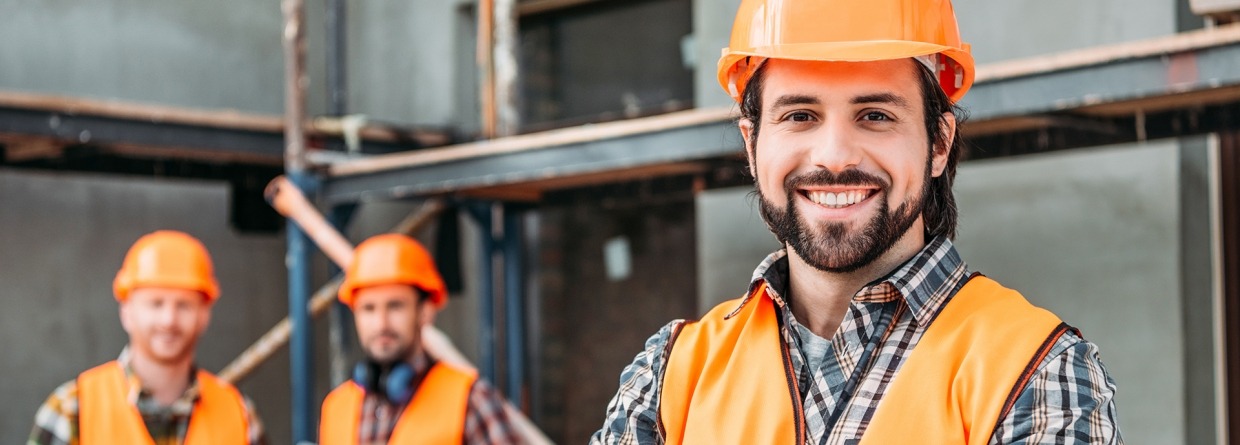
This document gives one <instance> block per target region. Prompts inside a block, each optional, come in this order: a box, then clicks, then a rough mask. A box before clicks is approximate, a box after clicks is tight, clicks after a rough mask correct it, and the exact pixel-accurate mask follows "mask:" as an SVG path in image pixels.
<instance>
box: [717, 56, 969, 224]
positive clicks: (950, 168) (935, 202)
mask: <svg viewBox="0 0 1240 445" xmlns="http://www.w3.org/2000/svg"><path fill="white" fill-rule="evenodd" d="M909 61H910V62H912V64H913V65H914V67H915V69H916V70H917V79H918V84H919V86H920V87H921V96H922V108H923V110H924V111H925V124H926V134H927V135H928V139H929V141H928V143H929V144H928V146H927V147H928V148H929V149H930V150H931V154H933V150H934V148H935V147H941V146H942V145H943V144H944V143H946V142H947V140H948V139H949V137H950V139H951V141H952V142H951V146H950V147H948V152H947V166H946V168H944V169H943V174H942V175H939V177H937V178H931V180H930V183H929V184H928V186H927V191H926V196H925V200H924V202H923V205H922V211H921V214H922V219H923V221H924V222H925V225H926V237H927V238H933V237H936V236H940V235H944V236H947V237H948V238H955V237H956V213H957V209H956V196H955V195H954V194H952V182H953V181H954V180H955V178H956V166H957V165H958V164H959V163H960V157H961V152H963V151H964V141H963V140H962V139H961V138H960V126H961V124H963V123H964V121H965V119H966V118H967V115H966V112H965V110H964V109H963V108H960V107H959V106H956V105H955V104H953V103H952V101H951V99H950V98H948V97H947V93H945V92H943V88H942V87H940V86H939V80H938V78H937V76H936V75H935V74H934V73H933V72H931V71H930V69H929V68H927V67H926V66H925V65H922V64H921V63H919V62H916V61H914V60H912V59H910V60H909ZM766 67H767V65H766V64H763V65H762V66H760V67H758V69H757V71H755V72H754V74H753V76H752V77H750V78H749V81H748V82H746V83H745V91H744V93H742V94H741V100H740V112H741V118H742V119H747V120H749V122H750V123H751V124H752V129H751V130H750V134H749V140H750V141H753V143H754V144H757V141H758V127H759V125H760V123H761V122H762V119H761V117H762V83H763V79H764V78H765V77H766ZM946 113H952V114H953V115H955V116H956V128H955V130H954V131H955V134H951V135H949V134H947V133H946V131H947V126H946V123H947V116H946V115H945V114H946ZM748 149H749V148H748V147H746V150H748ZM754 156H757V153H756V149H755V153H754ZM927 168H928V167H927Z"/></svg>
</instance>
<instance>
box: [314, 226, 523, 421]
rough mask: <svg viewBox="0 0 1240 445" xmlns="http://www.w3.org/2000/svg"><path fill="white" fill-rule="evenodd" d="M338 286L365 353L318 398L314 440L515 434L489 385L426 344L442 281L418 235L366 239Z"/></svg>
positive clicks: (442, 298)
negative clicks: (349, 372) (349, 375)
mask: <svg viewBox="0 0 1240 445" xmlns="http://www.w3.org/2000/svg"><path fill="white" fill-rule="evenodd" d="M338 296H339V298H340V301H341V302H342V303H344V304H345V305H347V306H349V308H350V309H352V310H353V318H354V325H355V326H356V327H357V339H358V341H359V342H360V343H361V344H362V352H363V354H364V355H365V359H364V360H362V361H361V362H359V363H358V364H357V366H355V367H354V370H353V378H352V379H351V380H349V381H347V382H344V383H343V384H341V385H340V386H337V387H336V389H334V390H332V392H331V393H330V394H328V395H327V398H326V399H325V400H324V401H323V413H322V416H321V417H320V421H319V443H320V444H322V445H378V444H406V443H409V444H415V443H416V444H441V443H442V444H447V443H454V444H461V443H463V444H510V443H521V439H520V438H519V436H518V435H517V434H518V433H517V430H516V428H515V426H514V425H513V424H512V423H511V421H510V418H509V417H508V415H507V414H506V413H505V411H504V399H503V397H502V396H500V394H499V393H498V392H497V391H496V390H495V388H494V387H492V386H491V385H490V384H489V383H487V381H486V380H483V379H481V378H479V377H478V374H477V372H476V371H475V370H473V369H466V368H462V367H459V366H456V365H453V364H450V363H447V362H445V361H441V360H437V359H435V358H434V357H431V356H430V355H429V354H428V353H427V351H426V349H425V347H424V346H423V339H422V329H423V328H424V327H426V326H428V325H430V324H431V323H432V322H433V321H434V319H435V312H436V311H437V310H439V309H440V308H442V307H443V306H444V305H445V304H447V302H448V290H447V288H446V286H445V285H444V282H443V278H441V277H440V276H439V271H438V270H437V269H436V268H435V263H434V261H432V260H431V256H430V254H428V253H427V252H426V249H424V248H423V247H422V245H421V244H418V242H417V241H414V240H413V238H410V237H408V236H405V235H399V234H385V235H378V236H375V237H372V238H370V239H367V240H366V241H364V242H362V243H361V244H359V245H358V246H357V249H356V250H355V251H354V253H353V261H352V262H351V263H350V264H349V265H348V267H347V268H346V270H345V277H344V282H343V283H341V284H340V292H339V294H338Z"/></svg>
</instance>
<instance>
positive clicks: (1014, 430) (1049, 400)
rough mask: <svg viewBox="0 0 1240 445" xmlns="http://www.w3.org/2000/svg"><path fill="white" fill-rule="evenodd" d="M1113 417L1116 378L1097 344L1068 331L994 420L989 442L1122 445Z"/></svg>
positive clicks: (1122, 441) (1114, 416) (1114, 415)
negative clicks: (1009, 406)
mask: <svg viewBox="0 0 1240 445" xmlns="http://www.w3.org/2000/svg"><path fill="white" fill-rule="evenodd" d="M1116 421H1117V417H1116V412H1115V381H1114V380H1112V379H1111V376H1110V375H1108V374H1107V371H1106V367H1105V366H1103V364H1102V360H1101V358H1100V357H1099V354H1098V347H1097V346H1096V345H1094V344H1093V343H1090V342H1088V341H1085V340H1084V339H1082V338H1081V337H1080V336H1078V335H1077V334H1075V333H1074V332H1072V331H1069V332H1068V333H1066V334H1064V335H1063V336H1062V337H1060V339H1059V341H1058V342H1057V343H1056V344H1055V346H1054V347H1053V348H1052V349H1051V351H1050V354H1048V355H1047V358H1046V359H1045V360H1044V361H1043V362H1042V364H1041V370H1040V371H1038V373H1037V374H1036V375H1035V376H1034V378H1033V379H1032V380H1030V382H1029V385H1028V386H1026V387H1025V389H1024V390H1023V391H1022V392H1021V394H1020V396H1018V397H1017V399H1016V403H1015V405H1013V407H1012V411H1011V412H1010V413H1009V414H1008V416H1007V417H1006V418H1004V419H1003V421H1001V422H999V425H998V426H997V428H995V432H994V435H992V436H991V439H990V443H991V444H1022V445H1024V444H1123V443H1124V440H1123V438H1121V437H1120V432H1119V425H1117V424H1116Z"/></svg>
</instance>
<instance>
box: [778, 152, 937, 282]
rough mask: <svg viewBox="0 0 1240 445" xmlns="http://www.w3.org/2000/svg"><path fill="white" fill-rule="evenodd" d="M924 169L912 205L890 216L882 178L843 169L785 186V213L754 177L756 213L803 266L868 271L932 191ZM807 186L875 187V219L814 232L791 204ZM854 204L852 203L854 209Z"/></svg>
mask: <svg viewBox="0 0 1240 445" xmlns="http://www.w3.org/2000/svg"><path fill="white" fill-rule="evenodd" d="M929 167H930V166H929V165H927V169H926V174H925V178H924V180H923V181H922V188H921V190H920V193H918V194H917V195H916V196H915V197H914V198H915V199H913V200H912V201H906V202H904V203H902V204H900V207H898V208H896V209H895V210H894V211H892V210H890V209H889V208H888V202H887V199H888V197H889V195H888V192H889V191H890V189H891V184H888V183H887V182H886V181H884V180H882V179H881V178H879V177H877V176H874V175H872V174H869V173H865V172H862V171H860V170H845V171H843V172H840V173H839V174H834V173H831V171H829V170H816V171H814V172H811V173H807V174H804V175H799V176H792V177H789V178H787V179H786V180H785V181H784V190H787V197H786V200H787V202H786V204H785V207H784V209H783V210H780V209H779V208H777V207H775V205H774V204H773V203H772V202H771V201H770V200H768V199H767V196H766V195H765V194H763V193H762V187H761V186H760V185H758V181H757V179H756V178H755V180H754V183H755V189H757V190H758V201H759V209H760V210H761V213H762V219H764V220H766V224H767V226H769V227H770V229H771V231H772V232H774V233H775V236H776V237H777V238H779V241H780V242H781V243H784V244H787V245H788V246H791V247H792V250H793V251H795V252H796V253H797V255H799V256H800V257H801V258H802V259H804V260H805V262H806V263H807V264H809V265H810V266H813V267H814V268H815V269H818V270H821V271H823V272H833V273H846V272H853V271H856V270H858V269H861V268H862V267H865V266H868V265H869V264H870V263H873V262H874V260H876V259H878V257H880V256H882V254H883V253H884V252H886V251H887V250H888V249H890V248H891V246H892V245H894V244H895V243H896V241H899V240H900V238H901V237H903V236H904V233H905V232H907V231H908V230H909V228H910V227H912V226H913V223H914V222H916V221H917V217H918V216H920V215H921V211H922V206H923V203H924V202H925V199H926V196H927V194H928V193H929V192H930V179H931V178H930V170H929ZM810 186H874V187H878V191H877V192H875V193H876V194H880V195H881V196H879V197H877V198H878V199H879V202H877V204H878V214H876V215H874V217H873V218H871V219H870V221H869V223H867V224H866V225H865V227H862V228H861V229H860V230H853V231H852V233H850V232H849V230H848V228H847V227H846V226H845V224H844V223H839V222H829V223H823V224H820V225H819V226H818V227H817V229H818V230H813V229H814V228H813V227H811V226H810V223H809V222H807V221H804V220H803V219H802V218H801V216H800V214H799V213H798V212H797V207H796V205H795V200H796V194H797V190H798V189H801V188H805V187H810ZM854 205H856V204H854Z"/></svg>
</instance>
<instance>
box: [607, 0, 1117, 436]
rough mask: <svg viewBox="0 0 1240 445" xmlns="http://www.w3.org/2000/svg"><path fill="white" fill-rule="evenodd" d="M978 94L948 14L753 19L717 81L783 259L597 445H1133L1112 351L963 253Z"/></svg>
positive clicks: (642, 389) (715, 319)
mask: <svg viewBox="0 0 1240 445" xmlns="http://www.w3.org/2000/svg"><path fill="white" fill-rule="evenodd" d="M973 76H974V64H973V59H972V56H970V54H969V50H968V46H967V44H964V43H963V42H962V41H961V39H960V37H959V32H958V30H957V25H956V19H955V14H954V12H953V11H952V7H951V4H950V2H948V1H947V0H875V1H857V0H743V1H742V3H741V6H740V10H739V11H738V13H737V18H736V22H735V24H734V27H733V31H732V39H731V43H730V45H729V47H728V48H726V49H725V50H724V54H723V57H722V58H721V59H720V61H719V80H720V83H721V84H722V85H723V87H724V89H725V90H726V91H728V93H729V94H731V95H732V97H733V99H735V100H736V101H737V102H738V103H739V106H740V110H741V119H740V121H739V125H738V126H739V129H740V132H741V135H742V137H743V139H744V141H745V150H746V154H747V155H748V159H749V168H750V172H751V173H752V174H753V177H754V183H755V186H756V189H757V194H758V196H759V205H760V210H761V214H762V217H763V219H764V220H765V221H766V223H767V226H768V227H769V228H770V229H771V231H772V232H773V233H774V234H775V236H776V237H777V238H778V240H779V241H780V242H781V243H782V244H783V245H784V248H783V249H781V250H779V251H777V252H775V253H773V254H771V255H770V256H768V257H767V258H766V259H765V260H764V261H763V262H762V263H761V264H760V265H759V266H758V268H757V270H755V271H754V274H753V279H752V281H751V284H750V286H749V288H748V290H747V291H746V292H745V293H744V295H743V296H742V297H741V298H739V299H737V300H733V301H729V302H725V303H723V304H721V305H719V306H717V307H716V308H715V309H714V310H712V311H710V312H709V313H707V314H706V315H705V316H703V318H702V319H701V320H700V321H697V322H685V321H679V320H678V321H674V322H672V323H670V324H668V325H667V326H666V327H664V328H663V329H662V330H660V331H659V332H658V333H656V334H655V335H654V336H653V337H651V338H650V340H648V341H647V343H646V347H645V349H644V350H643V351H642V352H640V353H639V354H638V355H637V357H636V359H635V360H634V361H633V363H632V364H631V365H629V366H628V367H626V368H625V369H624V371H623V373H622V374H621V377H620V389H619V391H618V392H617V394H616V396H615V398H614V399H613V400H612V402H611V404H610V405H609V406H608V410H607V419H606V421H605V423H604V425H603V428H602V429H601V430H600V431H599V432H597V433H596V434H595V435H594V438H593V441H592V442H595V443H608V444H612V443H623V444H632V443H643V444H654V443H710V444H721V443H763V444H770V443H796V444H802V443H814V444H854V443H861V444H908V443H917V444H965V443H967V444H986V443H1002V444H1007V443H1022V444H1025V443H1056V444H1059V443H1091V444H1092V443H1098V444H1108V443H1120V442H1121V439H1120V435H1119V431H1118V429H1117V427H1116V419H1115V406H1114V402H1113V396H1114V391H1115V385H1114V382H1113V381H1112V380H1111V378H1110V377H1109V376H1108V375H1107V372H1106V369H1105V368H1104V367H1103V365H1102V362H1101V361H1100V359H1099V354H1098V350H1097V347H1096V346H1095V345H1093V344H1092V343H1089V342H1088V341H1085V340H1084V339H1083V338H1082V337H1081V335H1080V333H1079V332H1077V331H1076V330H1075V329H1072V328H1071V327H1069V326H1067V325H1066V324H1064V323H1062V322H1061V321H1060V319H1059V318H1058V317H1056V316H1055V315H1054V314H1052V313H1050V312H1048V311H1046V310H1044V309H1040V308H1037V307H1034V306H1032V305H1031V304H1029V303H1028V302H1027V301H1026V300H1025V299H1024V298H1023V297H1022V296H1021V295H1020V294H1019V293H1017V292H1016V291H1013V290H1010V289H1006V288H1004V287H1002V286H1001V285H999V284H998V283H996V282H994V281H992V280H990V279H988V278H986V277H985V276H984V275H981V274H980V273H977V272H973V271H971V270H970V269H969V268H968V266H967V265H966V264H965V262H964V261H963V260H962V259H961V258H960V256H959V255H958V253H957V252H956V249H955V247H953V245H952V241H951V238H952V237H953V236H954V235H955V231H956V206H955V199H954V197H953V195H952V190H951V186H952V180H953V178H954V176H955V174H956V164H957V162H958V158H959V156H960V146H961V143H960V140H959V138H958V132H957V124H958V116H960V112H959V109H958V108H957V107H956V106H955V102H956V101H958V100H959V99H960V98H961V97H963V96H964V95H965V93H966V92H967V91H968V89H969V87H970V86H971V84H972V81H973Z"/></svg>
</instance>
